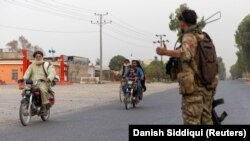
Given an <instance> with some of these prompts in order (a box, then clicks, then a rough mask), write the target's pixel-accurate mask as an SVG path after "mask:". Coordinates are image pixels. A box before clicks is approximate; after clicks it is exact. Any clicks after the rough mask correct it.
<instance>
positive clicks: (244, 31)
mask: <svg viewBox="0 0 250 141" xmlns="http://www.w3.org/2000/svg"><path fill="white" fill-rule="evenodd" d="M249 39H250V14H249V15H247V16H246V17H245V18H244V19H243V20H242V22H241V23H240V25H239V26H238V29H237V31H236V33H235V41H236V44H237V46H236V47H237V48H238V49H239V52H238V54H237V56H238V60H237V62H236V63H238V64H239V65H238V67H242V68H241V69H243V73H244V72H247V71H250V62H249V60H250V40H249ZM236 66H237V65H236Z"/></svg>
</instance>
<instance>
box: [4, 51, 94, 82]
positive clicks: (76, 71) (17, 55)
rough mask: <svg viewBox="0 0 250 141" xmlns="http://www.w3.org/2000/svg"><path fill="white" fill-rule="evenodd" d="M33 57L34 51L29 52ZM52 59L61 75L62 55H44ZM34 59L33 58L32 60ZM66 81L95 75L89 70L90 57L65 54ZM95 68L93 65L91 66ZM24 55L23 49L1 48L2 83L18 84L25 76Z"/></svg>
mask: <svg viewBox="0 0 250 141" xmlns="http://www.w3.org/2000/svg"><path fill="white" fill-rule="evenodd" d="M31 58H32V53H28V59H31ZM44 60H47V61H50V62H51V63H52V64H53V65H54V67H55V69H56V73H57V75H58V76H60V73H61V70H60V63H61V62H60V61H61V60H60V57H44ZM31 61H32V60H31ZM64 63H65V66H66V67H65V70H64V71H65V81H69V82H74V83H79V82H80V80H81V77H89V76H91V75H92V76H94V73H93V72H92V71H93V69H92V71H90V70H89V65H88V64H89V59H88V58H84V57H78V56H65V57H64ZM91 68H93V67H91ZM23 73H24V72H23V55H22V50H20V51H17V52H9V51H4V50H3V49H0V84H16V83H17V81H18V79H21V78H22V77H23Z"/></svg>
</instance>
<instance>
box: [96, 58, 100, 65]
mask: <svg viewBox="0 0 250 141" xmlns="http://www.w3.org/2000/svg"><path fill="white" fill-rule="evenodd" d="M100 64H101V60H100V59H99V58H97V59H96V60H95V65H96V66H100Z"/></svg>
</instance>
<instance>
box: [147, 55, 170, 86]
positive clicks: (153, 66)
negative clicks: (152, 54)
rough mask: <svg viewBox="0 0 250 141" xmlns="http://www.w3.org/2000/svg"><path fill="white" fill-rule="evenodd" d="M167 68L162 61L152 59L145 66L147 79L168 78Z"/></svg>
mask: <svg viewBox="0 0 250 141" xmlns="http://www.w3.org/2000/svg"><path fill="white" fill-rule="evenodd" d="M165 72H166V70H165V65H164V64H163V63H162V62H161V61H157V60H155V61H152V62H151V63H150V64H149V65H148V66H146V68H145V74H146V78H147V81H150V82H153V81H157V82H160V81H165V80H166V79H167V75H166V73H165Z"/></svg>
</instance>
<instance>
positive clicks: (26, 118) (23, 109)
mask: <svg viewBox="0 0 250 141" xmlns="http://www.w3.org/2000/svg"><path fill="white" fill-rule="evenodd" d="M30 107H31V104H29V103H28V102H22V103H21V105H20V109H19V118H20V121H21V123H22V125H23V126H27V125H28V124H29V123H30V119H31V108H30Z"/></svg>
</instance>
